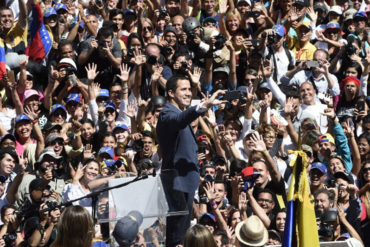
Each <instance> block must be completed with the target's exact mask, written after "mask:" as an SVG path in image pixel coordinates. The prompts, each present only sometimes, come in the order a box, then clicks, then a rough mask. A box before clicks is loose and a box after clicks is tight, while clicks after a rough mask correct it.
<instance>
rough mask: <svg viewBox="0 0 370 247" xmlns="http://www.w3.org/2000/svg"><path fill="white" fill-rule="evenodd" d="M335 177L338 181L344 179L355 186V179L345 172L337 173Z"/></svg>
mask: <svg viewBox="0 0 370 247" xmlns="http://www.w3.org/2000/svg"><path fill="white" fill-rule="evenodd" d="M334 177H335V178H336V179H338V178H341V179H344V180H346V181H347V182H348V183H350V184H354V180H353V177H352V176H351V175H350V174H348V173H347V172H344V171H339V172H336V173H334Z"/></svg>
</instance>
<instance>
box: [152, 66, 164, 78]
mask: <svg viewBox="0 0 370 247" xmlns="http://www.w3.org/2000/svg"><path fill="white" fill-rule="evenodd" d="M162 71H163V67H162V66H159V65H155V66H154V73H153V74H152V81H158V80H159V78H161V75H162Z"/></svg>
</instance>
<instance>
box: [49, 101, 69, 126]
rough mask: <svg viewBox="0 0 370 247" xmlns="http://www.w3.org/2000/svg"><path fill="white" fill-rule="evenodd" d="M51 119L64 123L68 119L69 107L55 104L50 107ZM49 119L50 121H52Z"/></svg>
mask: <svg viewBox="0 0 370 247" xmlns="http://www.w3.org/2000/svg"><path fill="white" fill-rule="evenodd" d="M49 116H50V121H51V122H52V123H53V124H58V125H61V126H62V125H63V124H64V123H66V120H67V109H66V108H65V107H64V105H61V104H54V105H53V106H52V107H51V109H50V115H49ZM50 121H49V122H50Z"/></svg>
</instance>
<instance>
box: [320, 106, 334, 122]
mask: <svg viewBox="0 0 370 247" xmlns="http://www.w3.org/2000/svg"><path fill="white" fill-rule="evenodd" d="M322 115H324V116H327V117H328V118H329V119H334V118H335V111H334V109H333V108H327V109H325V110H324V112H323V113H322Z"/></svg>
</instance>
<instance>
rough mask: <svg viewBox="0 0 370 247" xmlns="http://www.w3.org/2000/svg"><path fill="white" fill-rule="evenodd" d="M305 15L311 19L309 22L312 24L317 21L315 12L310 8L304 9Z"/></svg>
mask: <svg viewBox="0 0 370 247" xmlns="http://www.w3.org/2000/svg"><path fill="white" fill-rule="evenodd" d="M306 14H307V15H308V17H309V18H310V19H311V21H312V22H313V23H315V22H316V20H317V13H316V12H315V10H314V9H313V8H312V7H308V8H306Z"/></svg>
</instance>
